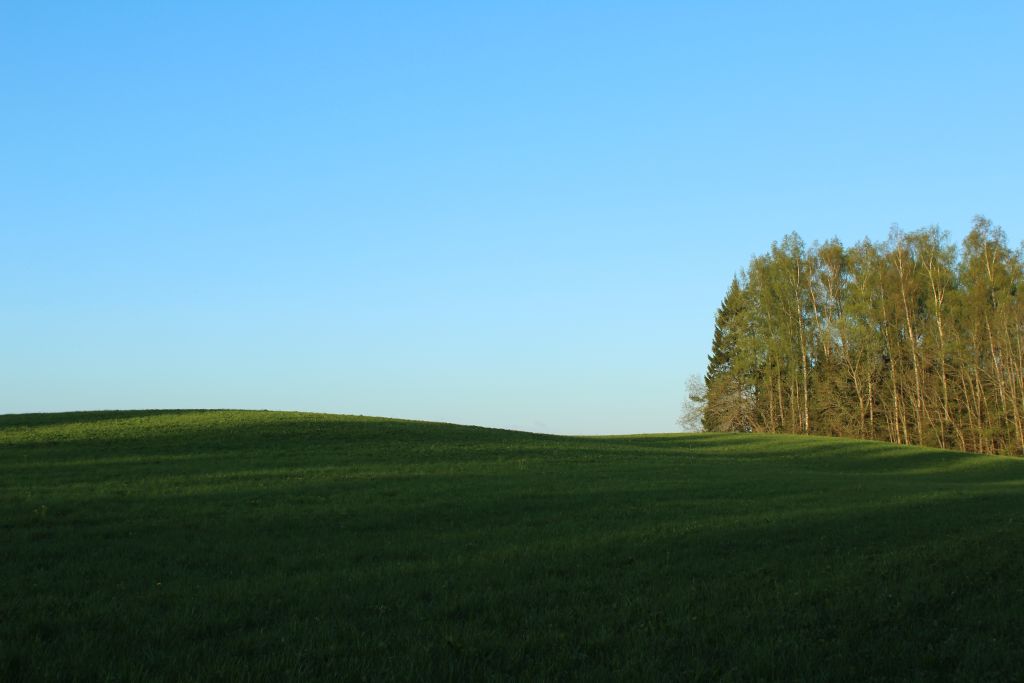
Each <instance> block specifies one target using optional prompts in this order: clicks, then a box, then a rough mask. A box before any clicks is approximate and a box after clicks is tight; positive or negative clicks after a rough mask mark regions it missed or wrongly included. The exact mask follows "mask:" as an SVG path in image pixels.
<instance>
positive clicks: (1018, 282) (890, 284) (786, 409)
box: [689, 216, 1024, 455]
mask: <svg viewBox="0 0 1024 683" xmlns="http://www.w3.org/2000/svg"><path fill="white" fill-rule="evenodd" d="M1022 285H1024V249H1016V250H1015V249H1012V248H1010V247H1009V246H1007V241H1006V234H1005V233H1004V232H1003V230H1002V229H1001V228H999V227H994V226H993V225H992V223H991V221H989V220H987V219H986V218H984V217H982V216H977V217H975V219H974V221H973V224H972V228H971V231H970V233H969V234H968V235H967V236H966V238H964V240H963V242H962V244H960V245H956V244H954V243H952V242H951V241H950V238H949V235H948V233H945V232H942V231H940V230H939V229H938V228H935V227H932V228H926V229H922V230H917V231H914V232H902V231H900V230H898V229H896V228H893V230H892V231H891V232H890V235H889V238H888V240H886V241H884V242H873V241H871V240H867V239H865V240H864V241H862V242H860V243H858V244H856V245H854V246H852V247H848V248H847V247H844V246H843V245H842V244H841V243H840V242H839V240H837V239H832V240H829V241H827V242H824V243H822V244H818V243H815V244H813V245H811V246H810V247H808V246H806V245H805V243H804V241H803V240H802V239H801V238H800V236H799V235H797V234H796V233H792V234H790V235H787V236H786V237H785V238H784V239H782V241H781V242H777V243H773V244H772V247H771V250H770V251H769V252H768V253H766V254H763V255H761V256H756V257H754V258H753V259H752V260H751V262H750V264H749V266H748V267H747V269H746V270H744V271H742V272H741V273H740V275H739V276H738V277H736V278H734V279H733V281H732V284H731V285H730V287H729V289H728V291H727V292H726V295H725V298H724V299H723V301H722V304H721V306H720V307H719V309H718V312H717V314H716V317H715V331H714V338H713V343H712V352H711V355H710V356H709V357H708V367H707V374H706V375H705V376H704V378H703V381H700V380H699V379H696V381H691V384H690V387H689V394H690V399H691V401H692V402H693V406H694V408H695V410H696V413H692V412H691V415H690V417H691V418H692V417H693V415H694V414H696V415H697V416H698V417H699V419H700V422H701V424H702V426H703V428H704V429H705V430H708V431H754V432H786V433H805V434H824V435H834V436H853V437H860V438H867V439H881V440H888V441H891V442H893V443H897V444H919V445H927V446H938V447H941V448H955V449H959V450H964V451H973V452H978V453H1002V454H1018V455H1019V454H1022V453H1024V341H1022V337H1024V288H1022Z"/></svg>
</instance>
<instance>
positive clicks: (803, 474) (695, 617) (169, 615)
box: [0, 411, 1024, 681]
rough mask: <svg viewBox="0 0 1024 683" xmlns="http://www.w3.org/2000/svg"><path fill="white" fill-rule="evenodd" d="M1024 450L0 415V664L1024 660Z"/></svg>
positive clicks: (382, 670)
mask: <svg viewBox="0 0 1024 683" xmlns="http://www.w3.org/2000/svg"><path fill="white" fill-rule="evenodd" d="M1022 676H1024V461H1021V460H1017V459H1011V458H996V457H984V456H975V455H966V454H961V453H950V452H942V451H936V450H929V449H917V448H899V447H893V446H890V445H887V444H882V443H875V442H860V441H850V440H837V439H823V438H811V437H779V436H753V435H725V434H701V435H664V436H635V437H588V438H582V437H555V436H544V435H534V434H526V433H519V432H508V431H499V430H489V429H481V428H471V427H459V426H453V425H442V424H432V423H421V422H407V421H397V420H384V419H377V418H361V417H345V416H336V415H316V414H297V413H274V412H239V411H150V412H130V413H129V412H118V413H69V414H44V415H8V416H0V680H3V681H17V680H83V681H84V680H89V681H91V680H139V681H142V680H146V681H150V680H235V679H249V680H267V681H271V680H274V681H276V680H283V679H291V680H316V679H330V680H338V679H342V680H361V679H365V680H373V681H380V680H403V681H404V680H419V679H431V680H436V679H442V680H444V679H449V680H492V679H496V680H502V679H508V680H511V679H519V680H541V679H580V680H622V679H637V678H645V679H682V680H719V679H724V680H780V679H807V680H830V681H834V680H857V681H865V680H889V679H917V680H934V679H959V680H965V681H981V680H1012V679H1017V680H1019V679H1020V678H1021V677H1022Z"/></svg>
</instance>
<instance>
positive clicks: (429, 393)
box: [0, 0, 1024, 433]
mask: <svg viewBox="0 0 1024 683" xmlns="http://www.w3.org/2000/svg"><path fill="white" fill-rule="evenodd" d="M1022 7H1024V5H1022V4H1021V3H1015V2H1014V3H1011V2H1007V3H969V2H963V3H957V4H944V3H935V2H922V3H890V2H884V3H863V2H858V3H827V2H808V3H795V2H773V3H768V2H752V3H733V2H693V3H684V2H666V3H642V2H620V3H604V2H596V3H595V2H564V3H551V2H537V3H528V2H513V3H506V4H504V5H497V4H496V3H464V4H462V3H408V4H398V3H376V2H369V3H351V4H346V3H336V2H332V3H327V2H325V3H314V2H273V3H257V2H237V3H233V2H212V3H207V2H163V3H159V2H117V3H105V2H104V3H100V2H76V3H57V2H54V3H50V2H31V1H28V0H24V1H22V2H14V1H7V2H3V3H2V4H0V123H2V131H3V134H2V136H0V296H2V306H3V308H2V311H0V321H2V322H0V413H3V412H30V411H55V410H81V409H100V408H143V407H240V408H269V409H282V410H316V411H327V412H341V413H357V414H367V415H387V416H396V417H408V418H419V419H428V420H444V421H450V422H461V423H472V424H482V425H489V426H504V427H515V428H521V429H529V430H538V431H550V432H565V433H622V432H651V431H672V430H674V429H676V427H675V424H674V420H675V418H676V416H677V415H678V412H679V405H680V402H681V400H682V398H683V393H684V383H685V379H686V377H687V376H688V375H690V374H691V373H699V372H702V370H703V366H704V363H705V355H706V354H707V352H708V349H709V346H710V338H711V332H712V321H713V317H714V311H715V308H716V306H717V305H718V302H719V300H720V298H721V296H722V294H723V293H724V291H725V288H726V286H727V284H728V281H729V279H730V278H731V277H732V275H733V273H734V272H736V271H737V270H738V269H740V268H742V267H743V266H745V265H746V263H747V261H748V260H749V258H750V256H751V255H752V254H754V253H760V252H762V251H764V250H765V249H767V248H768V246H769V244H770V243H771V241H772V240H775V239H778V238H780V237H781V236H783V235H784V234H785V233H787V232H789V231H791V230H796V231H798V232H799V233H800V234H801V235H802V236H804V238H805V239H806V240H807V241H808V242H811V241H814V240H823V239H826V238H829V237H832V236H839V237H840V238H841V239H843V240H844V242H852V241H855V240H857V239H859V238H862V237H864V236H870V237H872V238H877V239H882V238H884V237H885V236H886V234H887V231H888V228H889V226H890V224H892V223H898V224H900V225H901V226H902V227H904V228H907V229H912V228H917V227H921V226H924V225H929V224H933V223H935V224H939V225H940V226H941V227H943V228H946V229H948V230H950V232H951V233H952V234H953V235H954V236H957V237H959V236H962V235H963V234H964V232H965V231H966V228H967V227H968V224H969V221H970V218H971V216H972V215H973V214H975V213H984V214H985V215H987V216H988V217H989V218H991V219H992V220H993V221H995V222H996V223H998V224H1001V225H1003V226H1004V227H1005V228H1006V230H1007V232H1008V234H1009V236H1010V239H1011V242H1013V243H1014V244H1016V243H1018V242H1019V241H1020V239H1021V237H1024V170H1022V169H1024V166H1022V163H1024V162H1022V159H1024V40H1022V36H1024V10H1022Z"/></svg>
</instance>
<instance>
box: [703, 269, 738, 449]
mask: <svg viewBox="0 0 1024 683" xmlns="http://www.w3.org/2000/svg"><path fill="white" fill-rule="evenodd" d="M742 308H743V290H741V289H740V283H739V280H737V279H736V278H735V277H734V278H733V279H732V283H731V284H730V285H729V291H728V292H727V293H726V295H725V298H724V299H722V304H721V305H720V306H719V307H718V311H717V312H716V313H715V335H714V338H713V339H712V342H711V354H710V355H709V356H708V369H707V373H705V375H704V386H705V387H707V392H706V394H705V396H706V404H705V409H704V418H703V420H702V424H703V427H704V430H705V431H709V432H710V431H731V430H733V429H735V426H734V425H733V424H732V422H733V420H730V419H728V418H727V415H728V414H730V413H732V412H733V411H731V410H729V409H728V406H727V405H725V403H727V399H726V396H724V395H723V391H722V388H723V385H725V384H731V382H730V381H729V375H730V373H731V372H732V370H733V369H734V363H735V360H736V351H737V343H738V341H739V332H740V331H739V315H740V313H741V311H742Z"/></svg>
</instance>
